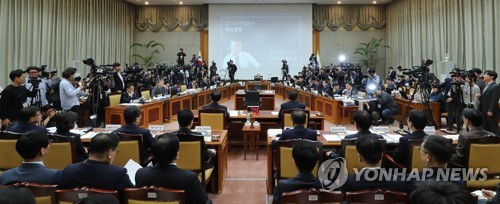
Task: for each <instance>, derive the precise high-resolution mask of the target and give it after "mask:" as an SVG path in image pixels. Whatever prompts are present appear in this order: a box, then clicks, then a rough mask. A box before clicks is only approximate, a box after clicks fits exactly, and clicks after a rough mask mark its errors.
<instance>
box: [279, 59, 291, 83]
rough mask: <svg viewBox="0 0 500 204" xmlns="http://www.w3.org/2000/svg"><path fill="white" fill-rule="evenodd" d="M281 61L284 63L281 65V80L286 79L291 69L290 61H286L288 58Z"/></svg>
mask: <svg viewBox="0 0 500 204" xmlns="http://www.w3.org/2000/svg"><path fill="white" fill-rule="evenodd" d="M281 62H282V63H283V66H282V67H281V74H282V77H281V81H285V79H286V76H287V75H288V73H289V72H290V70H289V69H288V62H287V61H286V59H284V60H281Z"/></svg>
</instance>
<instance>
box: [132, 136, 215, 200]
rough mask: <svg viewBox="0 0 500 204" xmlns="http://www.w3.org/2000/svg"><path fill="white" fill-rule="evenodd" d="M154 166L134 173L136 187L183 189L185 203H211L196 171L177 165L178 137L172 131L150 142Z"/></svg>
mask: <svg viewBox="0 0 500 204" xmlns="http://www.w3.org/2000/svg"><path fill="white" fill-rule="evenodd" d="M151 152H152V153H153V156H154V158H155V161H156V165H155V166H150V167H146V168H142V169H139V170H138V171H137V173H136V174H135V183H136V186H137V187H142V186H157V187H163V188H169V189H175V190H184V193H185V195H186V196H185V197H186V202H187V203H211V201H210V200H209V199H208V196H207V193H206V192H205V190H204V189H203V186H202V185H201V183H200V181H199V180H198V176H197V175H196V173H194V172H192V171H189V170H183V169H180V168H178V167H177V164H176V162H177V159H178V157H179V138H178V137H177V136H176V135H174V134H172V133H165V134H162V135H159V136H158V137H156V138H155V140H154V141H153V144H151Z"/></svg>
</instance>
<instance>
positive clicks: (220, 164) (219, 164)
mask: <svg viewBox="0 0 500 204" xmlns="http://www.w3.org/2000/svg"><path fill="white" fill-rule="evenodd" d="M173 131H175V130H165V131H164V132H163V133H167V132H173ZM94 132H105V130H104V129H103V128H96V129H94ZM153 133H154V134H155V135H159V134H162V133H160V132H153ZM212 135H220V140H219V141H210V142H205V144H207V146H208V147H209V148H213V149H215V150H216V151H217V154H216V155H217V158H216V159H215V161H214V162H215V163H214V167H215V169H214V172H216V173H215V174H213V175H214V176H215V179H214V181H215V182H216V185H215V186H216V188H217V189H215V190H214V192H217V193H219V194H221V193H222V190H223V187H224V183H225V182H226V175H227V154H228V132H227V130H212ZM82 142H83V143H84V145H86V146H88V145H89V144H90V139H89V138H84V139H83V138H82Z"/></svg>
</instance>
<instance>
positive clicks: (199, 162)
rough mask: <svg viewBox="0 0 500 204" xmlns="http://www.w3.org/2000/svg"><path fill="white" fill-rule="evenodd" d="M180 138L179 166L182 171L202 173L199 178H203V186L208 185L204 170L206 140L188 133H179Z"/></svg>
mask: <svg viewBox="0 0 500 204" xmlns="http://www.w3.org/2000/svg"><path fill="white" fill-rule="evenodd" d="M178 136H179V140H180V143H179V158H178V159H177V166H178V167H179V168H181V169H186V170H190V171H194V172H196V173H201V177H200V175H198V178H201V181H200V182H201V184H202V186H205V184H206V179H207V178H206V176H205V169H204V162H205V161H206V160H207V158H205V153H204V152H203V148H202V146H203V144H204V142H205V141H204V138H203V137H201V136H193V135H190V134H187V133H178Z"/></svg>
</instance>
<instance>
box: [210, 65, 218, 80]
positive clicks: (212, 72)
mask: <svg viewBox="0 0 500 204" xmlns="http://www.w3.org/2000/svg"><path fill="white" fill-rule="evenodd" d="M216 74H217V66H216V64H215V62H214V61H212V65H211V66H210V78H213V77H214V76H215V75H216Z"/></svg>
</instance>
